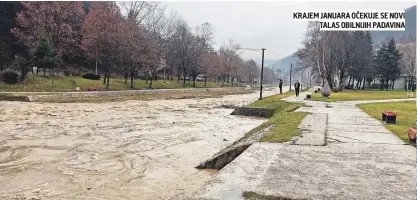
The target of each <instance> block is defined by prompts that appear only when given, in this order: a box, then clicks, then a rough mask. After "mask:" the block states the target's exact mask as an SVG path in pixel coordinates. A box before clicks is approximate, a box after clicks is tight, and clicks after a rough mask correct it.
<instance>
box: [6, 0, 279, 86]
mask: <svg viewBox="0 0 417 200" xmlns="http://www.w3.org/2000/svg"><path fill="white" fill-rule="evenodd" d="M0 7H1V8H0V10H2V11H3V12H2V14H1V15H0V19H1V23H2V24H3V26H2V27H1V29H0V32H1V33H3V34H2V35H1V36H0V37H2V38H0V39H2V41H4V42H2V43H0V53H1V54H0V70H1V71H4V70H5V69H6V68H12V69H14V70H17V71H18V72H19V74H20V77H21V78H20V79H21V80H20V81H24V80H25V76H26V75H27V74H28V73H29V71H30V69H31V68H32V67H33V66H36V67H37V68H38V69H43V71H44V74H45V71H46V69H55V68H58V69H65V70H69V69H81V68H83V67H86V68H88V70H89V71H94V72H95V73H99V74H101V75H103V76H104V81H103V83H104V84H106V86H107V88H108V87H109V78H110V77H119V76H120V77H124V78H125V80H126V84H127V80H128V79H130V85H131V87H132V88H133V87H134V84H133V82H134V79H135V78H136V77H142V78H144V79H146V80H147V82H149V87H152V81H154V80H157V79H158V75H159V74H162V73H163V74H164V75H163V78H166V79H170V80H173V79H176V80H177V81H178V82H179V81H183V83H184V85H185V84H186V80H188V81H189V82H190V81H193V82H194V86H195V81H196V80H197V78H198V77H199V76H201V75H203V76H202V77H203V78H204V81H205V82H207V81H218V82H221V83H222V85H229V84H231V85H232V86H233V85H236V84H237V83H255V82H256V81H257V80H258V77H259V73H260V70H259V67H258V65H257V64H256V63H255V62H254V61H253V60H249V61H245V60H243V59H242V58H241V57H240V55H239V50H240V46H239V45H238V44H237V43H236V42H234V41H233V40H232V39H231V40H230V41H228V42H227V43H224V44H223V45H222V46H221V47H220V48H219V49H217V50H216V49H215V48H214V47H213V45H214V42H213V40H214V39H213V38H214V29H213V27H212V25H211V24H210V23H209V22H204V23H202V24H201V25H199V26H197V27H195V28H190V27H189V25H188V24H187V23H186V21H185V20H184V19H182V18H181V17H180V16H179V15H178V14H177V13H176V12H172V11H171V12H168V10H167V9H166V8H165V7H164V6H162V5H161V4H160V3H159V2H150V1H130V2H103V1H100V2H80V1H78V2H64V1H55V2H33V1H27V2H1V6H0ZM3 39H4V40H3ZM264 82H265V83H273V82H276V75H275V73H274V72H273V71H272V70H269V69H265V70H264Z"/></svg>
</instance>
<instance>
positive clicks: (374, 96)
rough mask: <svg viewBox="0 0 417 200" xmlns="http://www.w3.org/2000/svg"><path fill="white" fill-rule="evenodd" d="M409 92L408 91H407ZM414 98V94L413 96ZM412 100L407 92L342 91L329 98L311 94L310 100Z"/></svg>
mask: <svg viewBox="0 0 417 200" xmlns="http://www.w3.org/2000/svg"><path fill="white" fill-rule="evenodd" d="M409 92H410V91H409ZM413 97H415V94H414V96H413ZM406 98H412V97H409V96H407V91H404V90H390V91H380V90H356V91H353V90H343V91H342V92H337V93H335V92H332V93H331V94H330V97H329V98H324V97H323V96H322V95H321V94H320V91H318V93H313V95H312V96H311V100H313V101H325V102H335V101H357V100H383V99H406Z"/></svg>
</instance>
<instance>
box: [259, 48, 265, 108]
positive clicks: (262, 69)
mask: <svg viewBox="0 0 417 200" xmlns="http://www.w3.org/2000/svg"><path fill="white" fill-rule="evenodd" d="M261 50H262V65H261V91H260V94H259V100H261V99H262V83H263V81H264V53H265V50H266V49H264V48H262V49H261Z"/></svg>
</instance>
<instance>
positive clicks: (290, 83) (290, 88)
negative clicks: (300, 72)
mask: <svg viewBox="0 0 417 200" xmlns="http://www.w3.org/2000/svg"><path fill="white" fill-rule="evenodd" d="M291 74H292V63H291V65H290V91H291Z"/></svg>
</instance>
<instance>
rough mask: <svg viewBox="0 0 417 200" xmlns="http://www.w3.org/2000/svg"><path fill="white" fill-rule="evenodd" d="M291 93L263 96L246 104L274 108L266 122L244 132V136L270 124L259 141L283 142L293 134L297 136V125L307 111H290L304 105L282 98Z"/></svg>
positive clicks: (248, 135)
mask: <svg viewBox="0 0 417 200" xmlns="http://www.w3.org/2000/svg"><path fill="white" fill-rule="evenodd" d="M305 90H307V89H305ZM292 95H294V93H293V92H286V93H283V94H278V95H273V96H269V97H265V98H263V99H262V100H258V101H256V102H254V103H252V104H250V105H248V106H249V107H261V108H271V109H275V113H274V115H273V116H272V117H271V118H269V120H268V121H267V122H265V123H263V124H261V125H260V126H258V127H256V128H254V129H252V130H251V131H249V132H248V133H246V134H245V137H246V138H248V137H250V136H251V135H253V134H254V133H256V132H258V131H260V130H262V129H264V128H266V127H268V126H271V125H272V127H271V129H269V131H268V132H267V133H266V134H265V135H264V136H263V137H262V138H261V139H260V142H285V141H288V140H290V139H291V138H293V137H295V136H298V135H299V132H300V131H299V129H298V126H299V125H300V123H301V121H302V120H303V119H304V118H305V116H307V113H303V112H292V111H293V110H294V109H296V108H298V107H302V106H305V105H304V104H302V103H290V102H285V101H283V100H282V99H283V98H286V97H289V96H292Z"/></svg>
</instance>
